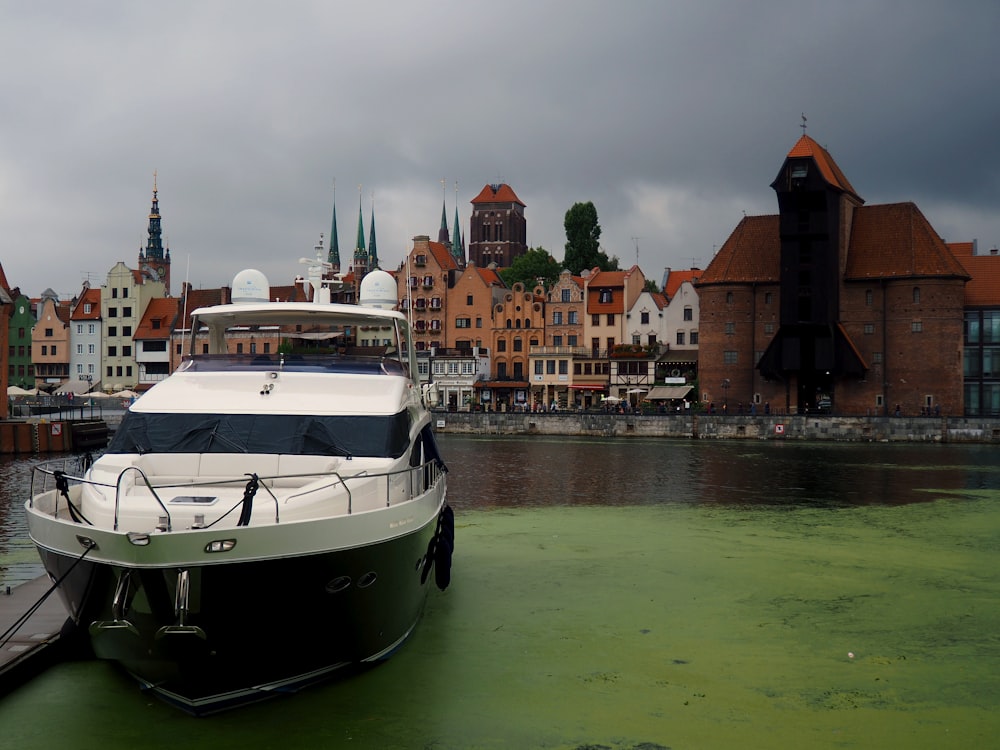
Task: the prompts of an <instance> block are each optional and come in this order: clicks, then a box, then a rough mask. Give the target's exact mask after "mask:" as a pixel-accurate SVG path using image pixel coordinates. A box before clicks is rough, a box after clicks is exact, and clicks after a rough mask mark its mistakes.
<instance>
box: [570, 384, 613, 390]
mask: <svg viewBox="0 0 1000 750" xmlns="http://www.w3.org/2000/svg"><path fill="white" fill-rule="evenodd" d="M569 388H570V389H571V390H574V391H606V390H607V389H608V387H607V386H606V385H571V386H569Z"/></svg>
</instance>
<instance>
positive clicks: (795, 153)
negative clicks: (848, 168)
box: [788, 134, 861, 200]
mask: <svg viewBox="0 0 1000 750" xmlns="http://www.w3.org/2000/svg"><path fill="white" fill-rule="evenodd" d="M802 157H811V158H812V159H813V161H815V162H816V166H817V167H818V168H819V171H820V173H821V174H822V175H823V177H824V179H825V180H826V181H827V182H828V183H829V184H831V185H833V186H834V187H838V188H840V189H841V190H843V191H845V192H848V193H850V194H851V195H853V196H854V197H855V198H857V199H858V200H861V196H859V195H858V194H857V193H856V192H855V191H854V188H853V187H852V186H851V183H850V182H848V181H847V177H845V176H844V173H843V172H841V171H840V167H838V166H837V162H835V161H834V160H833V157H832V156H830V154H829V153H828V152H827V150H826V149H825V148H823V147H822V146H820V145H819V144H818V143H816V141H814V140H813V139H812V138H810V137H809V136H808V135H805V134H803V135H802V137H801V138H799V140H798V143H796V144H795V145H794V146H792V150H791V151H789V152H788V158H789V159H795V158H802Z"/></svg>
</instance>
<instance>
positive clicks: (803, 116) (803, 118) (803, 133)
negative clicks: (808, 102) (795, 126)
mask: <svg viewBox="0 0 1000 750" xmlns="http://www.w3.org/2000/svg"><path fill="white" fill-rule="evenodd" d="M799 127H800V128H802V135H805V134H806V113H805V112H803V113H802V124H801V125H799Z"/></svg>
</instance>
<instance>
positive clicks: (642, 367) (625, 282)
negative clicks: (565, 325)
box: [584, 266, 659, 403]
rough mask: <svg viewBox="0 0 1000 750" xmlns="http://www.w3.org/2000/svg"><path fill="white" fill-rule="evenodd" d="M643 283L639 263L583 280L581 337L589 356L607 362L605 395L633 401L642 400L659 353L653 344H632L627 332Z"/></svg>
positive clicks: (600, 272) (596, 271) (653, 377)
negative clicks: (606, 391) (630, 312)
mask: <svg viewBox="0 0 1000 750" xmlns="http://www.w3.org/2000/svg"><path fill="white" fill-rule="evenodd" d="M645 286H646V277H645V276H644V275H643V273H642V270H641V269H640V268H639V267H638V266H632V268H630V269H629V270H628V271H599V270H597V269H594V272H593V273H591V274H590V275H589V276H588V277H586V279H585V291H586V304H587V309H586V313H585V315H584V337H585V340H586V341H589V345H590V350H591V356H592V357H593V358H594V360H595V361H596V360H603V361H604V362H606V363H607V371H608V395H609V396H612V397H614V398H620V399H623V400H628V401H630V402H632V403H636V402H637V401H639V400H641V397H642V394H643V393H644V392H645V391H643V390H641V389H643V388H646V389H648V387H651V385H652V382H653V380H654V379H655V371H656V355H657V353H658V352H659V349H658V347H657V345H656V344H655V343H654V344H653V345H652V346H649V345H648V344H642V343H641V342H640V343H638V344H633V343H632V334H631V333H630V332H629V325H628V324H629V321H628V318H627V313H628V311H629V310H631V309H632V307H633V306H634V305H635V303H636V300H638V298H639V295H640V294H642V292H643V289H644V288H645ZM640 382H641V385H640ZM629 391H632V392H631V393H629Z"/></svg>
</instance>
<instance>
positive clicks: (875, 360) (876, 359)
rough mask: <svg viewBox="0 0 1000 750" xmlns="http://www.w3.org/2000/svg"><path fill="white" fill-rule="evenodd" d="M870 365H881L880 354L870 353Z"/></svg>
mask: <svg viewBox="0 0 1000 750" xmlns="http://www.w3.org/2000/svg"><path fill="white" fill-rule="evenodd" d="M872 364H873V365H880V364H882V352H872Z"/></svg>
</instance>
